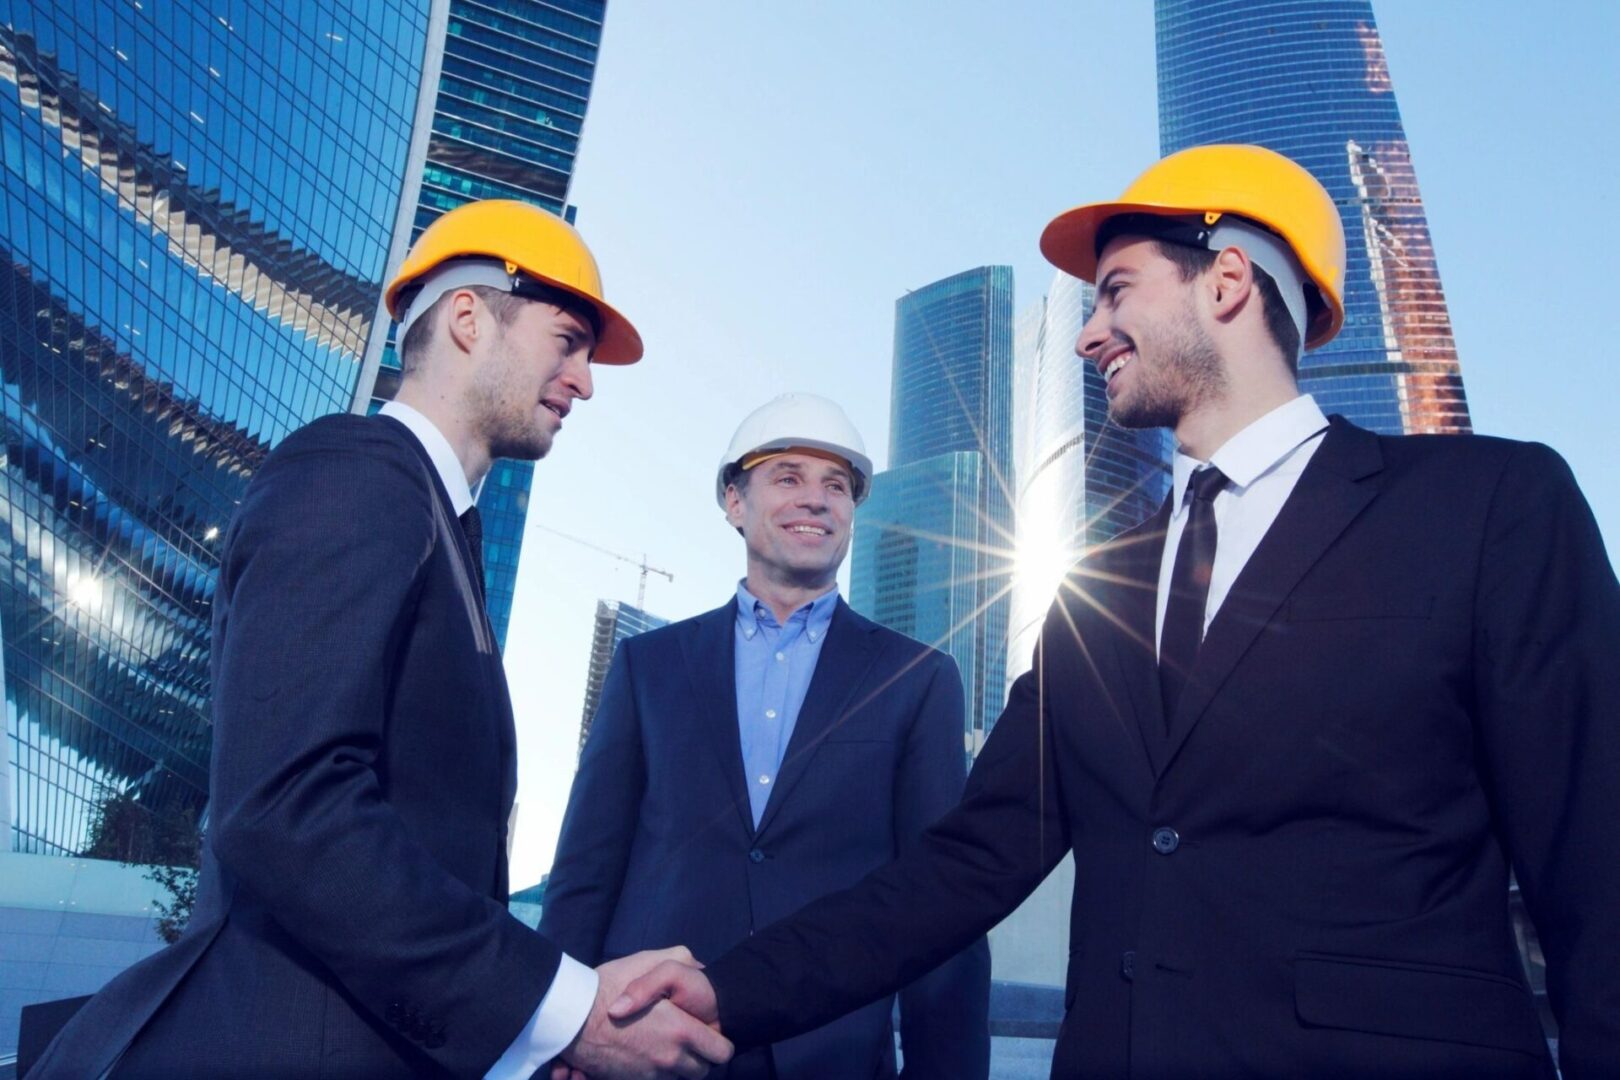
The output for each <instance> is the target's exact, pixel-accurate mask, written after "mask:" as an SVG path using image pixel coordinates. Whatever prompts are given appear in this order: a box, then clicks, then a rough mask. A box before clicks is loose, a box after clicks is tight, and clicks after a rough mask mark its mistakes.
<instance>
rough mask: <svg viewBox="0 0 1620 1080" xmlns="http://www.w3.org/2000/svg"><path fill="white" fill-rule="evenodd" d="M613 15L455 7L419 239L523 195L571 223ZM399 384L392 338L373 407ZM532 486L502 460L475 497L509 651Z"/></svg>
mask: <svg viewBox="0 0 1620 1080" xmlns="http://www.w3.org/2000/svg"><path fill="white" fill-rule="evenodd" d="M606 9H607V0H450V13H449V25H448V28H447V33H446V36H445V38H444V52H443V56H442V60H441V66H440V75H439V92H438V98H437V103H436V107H435V109H434V112H433V118H432V136H431V137H430V138H429V140H428V145H427V161H426V164H425V166H424V168H423V171H422V189H421V195H420V198H419V200H418V203H417V208H416V216H415V218H414V219H413V220H412V221H411V223H410V241H411V242H412V243H414V242H415V241H416V238H417V236H419V235H420V234H421V232H422V230H423V229H425V228H427V227H428V226H429V225H430V224H432V223H433V222H434V221H435V220H436V219H437V218H438V217H439V215H441V214H443V213H444V212H445V211H447V210H453V209H454V208H456V207H457V206H460V205H462V204H463V203H466V202H470V201H472V200H474V199H521V200H523V201H525V202H531V203H535V204H537V205H539V206H543V207H545V208H546V209H547V210H550V211H551V212H552V213H554V214H559V215H562V216H563V217H565V218H566V219H567V220H569V221H573V219H574V213H573V211H574V208H573V207H572V206H569V205H568V187H569V183H570V181H571V180H572V179H573V174H574V156H575V154H576V153H577V152H578V150H579V140H580V134H581V132H582V130H583V129H584V125H585V108H586V106H587V105H588V104H589V102H590V96H591V83H592V80H593V78H594V77H595V74H596V55H597V50H598V49H599V48H600V47H601V44H602V20H603V17H604V16H605V14H606ZM399 379H400V370H399V359H398V357H397V356H396V355H395V351H394V339H393V333H392V330H390V333H389V336H388V338H387V340H386V344H384V345H383V346H382V349H381V357H380V365H379V370H378V372H377V377H376V383H375V386H374V387H373V388H371V389H370V391H369V394H370V397H371V399H372V400H371V402H370V407H371V408H372V409H373V410H375V409H377V408H379V407H381V405H382V403H383V402H385V401H388V400H389V399H391V398H392V397H393V396H394V394H395V393H396V392H397V391H398V389H399ZM363 389H364V388H363ZM533 481H534V462H532V461H505V460H503V461H497V462H496V463H495V467H494V468H493V469H491V470H490V473H489V475H488V476H487V477H486V478H485V479H484V484H483V487H482V488H481V489H480V491H479V494H478V509H479V513H480V514H481V515H482V517H483V521H484V584H485V595H486V598H487V601H488V606H489V618H490V622H491V623H492V624H493V625H494V628H495V636H496V638H497V640H499V641H500V643H501V645H502V646H503V647H504V646H505V644H506V629H507V626H508V625H509V624H510V622H511V618H512V599H513V593H514V590H515V589H516V587H517V571H518V559H519V557H520V556H521V555H522V552H523V525H524V522H525V521H526V520H527V518H528V514H529V489H530V486H531V485H532V483H533Z"/></svg>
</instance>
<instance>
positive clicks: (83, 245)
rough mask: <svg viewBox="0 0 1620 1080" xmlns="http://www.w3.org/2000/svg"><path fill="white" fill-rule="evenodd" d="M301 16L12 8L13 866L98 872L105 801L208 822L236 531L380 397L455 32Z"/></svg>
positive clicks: (9, 600) (374, 15) (3, 82)
mask: <svg viewBox="0 0 1620 1080" xmlns="http://www.w3.org/2000/svg"><path fill="white" fill-rule="evenodd" d="M295 7H296V12H293V11H289V10H287V9H285V8H274V9H271V8H265V7H263V6H260V5H252V4H245V3H241V2H232V3H220V4H214V5H211V6H203V5H196V4H190V3H159V2H156V0H69V2H34V0H21V2H19V3H12V4H8V5H5V7H4V8H3V9H0V11H3V15H0V19H3V22H0V205H3V216H0V256H3V257H0V432H3V438H4V445H3V446H0V515H3V518H4V523H5V529H6V533H7V537H8V542H7V543H6V544H4V545H0V639H3V641H4V650H3V655H4V679H5V706H6V719H5V728H6V772H5V774H4V776H5V780H6V789H7V790H6V791H5V792H4V793H3V794H4V797H3V798H0V814H3V815H4V817H5V824H6V826H7V833H8V844H9V846H10V847H11V848H12V849H13V850H17V851H24V852H36V853H47V854H50V853H54V854H72V853H75V852H77V851H78V850H79V849H80V848H81V847H82V845H83V843H84V840H85V834H86V828H87V825H88V821H89V818H90V813H91V803H92V799H93V798H94V797H95V795H96V792H97V789H98V788H103V787H105V788H111V789H117V790H125V791H133V792H134V793H135V794H136V795H137V796H138V797H139V798H140V799H141V800H142V801H143V802H144V803H145V804H147V805H152V806H178V807H181V808H184V809H190V810H200V809H201V808H202V805H203V803H204V801H205V798H206V792H207V786H208V756H209V749H210V728H209V722H208V709H209V674H208V661H209V623H210V617H211V614H212V611H211V605H212V600H213V593H214V585H215V580H216V576H217V572H218V556H219V545H220V541H221V536H222V534H223V531H224V528H225V525H226V523H227V521H228V520H229V518H230V516H231V513H232V511H233V510H234V508H235V506H236V504H237V502H238V501H239V500H240V498H241V495H242V492H243V489H244V488H245V486H246V485H247V482H248V480H249V478H250V477H251V476H252V475H253V472H254V470H255V469H256V468H257V467H258V466H259V464H260V463H261V462H262V461H263V460H264V457H265V455H266V454H267V453H268V452H269V450H270V448H271V447H272V446H274V445H275V444H276V443H277V442H278V441H279V440H280V439H281V438H282V437H283V436H285V435H286V434H287V433H288V432H290V431H292V430H294V429H295V428H298V427H300V426H302V425H303V424H305V423H307V422H309V421H310V420H313V419H314V418H315V417H317V416H320V415H322V414H324V413H328V412H333V411H337V410H342V409H345V408H347V407H348V406H349V404H350V402H351V400H352V398H353V395H354V393H355V388H356V382H357V378H358V375H359V372H360V370H361V360H362V357H363V354H364V351H365V348H366V343H367V340H368V338H369V336H370V333H371V321H372V317H373V313H374V311H375V309H376V306H377V297H378V294H379V293H380V291H381V283H382V276H383V273H384V270H385V265H384V264H385V262H386V258H387V253H388V248H389V242H390V237H391V235H392V233H393V230H394V224H395V219H396V217H397V212H398V207H399V201H400V187H401V184H400V177H401V175H402V170H403V167H404V164H405V161H406V156H407V151H408V147H409V144H410V139H411V131H412V122H413V115H414V112H415V107H416V103H417V96H418V89H419V82H420V75H419V72H420V69H421V65H422V59H423V55H424V47H425V40H426V27H427V23H428V10H427V7H428V5H427V0H419V2H418V0H377V2H375V3H371V4H367V5H364V6H363V9H362V8H360V7H357V6H355V5H352V4H350V3H347V2H341V0H304V2H301V3H298V4H296V5H295ZM334 644H335V645H340V644H341V643H334Z"/></svg>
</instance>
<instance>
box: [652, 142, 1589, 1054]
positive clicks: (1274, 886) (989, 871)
mask: <svg viewBox="0 0 1620 1080" xmlns="http://www.w3.org/2000/svg"><path fill="white" fill-rule="evenodd" d="M1042 250H1043V251H1044V253H1045V254H1046V255H1047V257H1048V258H1049V259H1051V260H1052V261H1053V262H1054V263H1055V264H1057V265H1058V266H1059V267H1061V268H1063V269H1065V270H1067V271H1069V272H1070V273H1073V274H1075V275H1077V276H1079V277H1081V278H1084V279H1086V280H1089V281H1094V282H1096V283H1097V306H1096V312H1095V314H1094V315H1093V316H1092V318H1091V320H1090V321H1089V322H1088V323H1087V325H1086V327H1085V329H1084V330H1083V331H1082V335H1081V338H1080V342H1079V345H1078V351H1079V352H1080V354H1081V355H1082V356H1083V357H1084V358H1085V359H1086V360H1087V361H1090V362H1093V363H1095V364H1097V365H1098V367H1099V369H1100V370H1101V371H1102V372H1103V373H1104V374H1105V377H1106V378H1107V380H1108V383H1107V386H1108V396H1109V401H1110V413H1111V415H1112V416H1113V417H1114V419H1115V420H1116V421H1118V422H1120V423H1122V424H1133V425H1145V424H1163V425H1169V426H1171V427H1173V428H1174V430H1175V434H1176V438H1177V441H1178V442H1179V444H1180V453H1179V454H1178V456H1177V460H1176V464H1175V476H1176V480H1177V486H1176V488H1175V490H1174V491H1173V492H1172V495H1171V498H1170V499H1169V500H1167V502H1166V503H1165V505H1164V506H1163V507H1162V508H1161V509H1160V511H1159V512H1158V513H1157V514H1156V515H1155V516H1154V517H1153V518H1152V519H1150V520H1149V521H1147V522H1146V523H1144V524H1143V525H1142V526H1140V527H1138V528H1136V529H1134V530H1131V531H1130V532H1128V533H1126V534H1125V535H1124V536H1122V537H1120V538H1119V539H1118V541H1117V542H1115V543H1111V544H1108V545H1106V546H1104V547H1103V548H1101V549H1100V550H1097V551H1094V552H1092V553H1091V554H1090V555H1089V556H1088V557H1087V558H1086V559H1085V560H1084V561H1082V562H1081V563H1080V564H1079V566H1077V567H1076V569H1075V570H1074V571H1073V573H1072V574H1071V575H1070V577H1069V579H1068V581H1067V583H1066V585H1065V587H1064V589H1063V590H1062V592H1061V594H1060V596H1059V597H1058V600H1057V603H1056V604H1055V605H1054V606H1053V608H1052V612H1051V614H1050V616H1049V617H1048V619H1047V622H1046V624H1045V628H1044V631H1043V635H1042V638H1041V644H1040V647H1039V650H1038V652H1037V656H1036V664H1035V669H1034V670H1033V671H1032V672H1031V673H1030V674H1028V675H1026V676H1025V677H1024V678H1022V679H1020V680H1019V681H1018V683H1017V684H1016V685H1015V687H1014V689H1013V691H1012V695H1011V700H1010V701H1009V703H1008V706H1007V711H1006V712H1005V713H1004V714H1003V716H1002V718H1001V720H1000V721H999V722H998V724H997V725H996V728H995V732H994V734H993V735H992V736H991V737H990V739H989V740H988V742H987V743H986V746H985V748H984V750H983V752H982V754H981V756H980V758H979V760H978V762H977V764H976V765H975V767H974V770H973V774H972V776H971V777H970V779H969V781H968V787H967V792H966V794H965V796H964V799H963V802H962V804H961V806H960V807H959V808H958V809H957V810H955V811H953V812H952V813H951V814H949V815H947V816H946V817H945V818H944V819H943V820H941V821H940V822H939V823H938V824H937V825H936V826H934V827H933V828H932V829H931V830H930V831H929V832H928V833H926V834H925V835H924V838H923V841H922V843H921V844H920V845H919V846H918V847H917V849H915V850H914V851H913V852H911V853H910V854H909V855H907V856H906V857H903V858H902V859H900V860H899V861H897V862H895V863H893V864H891V865H890V866H888V867H886V868H884V869H882V870H880V871H878V872H877V873H875V874H874V875H872V876H871V877H869V878H868V879H867V880H866V881H865V882H864V883H862V884H861V885H859V886H856V887H855V888H853V889H851V890H847V891H845V892H842V893H839V894H836V895H834V896H832V897H828V898H826V899H824V900H822V901H820V902H818V903H817V904H815V905H813V906H811V907H809V908H808V909H806V910H805V911H803V912H801V913H800V914H799V915H797V916H796V917H794V918H791V919H789V920H787V921H785V922H783V923H780V924H778V925H776V926H774V927H771V928H768V929H765V930H763V931H761V932H760V933H759V934H756V935H755V936H754V937H753V938H751V939H750V940H749V941H748V942H747V943H745V944H744V945H742V946H740V947H739V948H737V949H735V950H733V951H731V952H730V953H728V954H727V955H725V956H722V957H720V958H718V959H716V960H715V961H714V962H713V963H712V964H711V965H710V966H709V968H708V969H707V971H706V972H702V973H700V972H697V971H694V970H693V969H691V968H689V967H686V966H683V965H676V964H665V965H663V966H662V967H661V968H659V969H658V970H656V971H655V972H653V973H651V974H650V975H649V976H648V977H646V978H645V979H643V980H641V981H640V982H638V983H635V984H632V988H631V990H632V992H631V993H630V994H629V995H627V1000H625V1001H624V1002H622V1003H621V1004H622V1007H625V1008H630V1007H633V1006H634V1005H635V1003H636V1002H637V1001H640V1000H645V999H646V998H648V997H649V996H652V995H658V994H663V993H668V994H671V995H672V996H673V998H674V1000H675V1001H676V1003H677V1004H680V1005H682V1006H683V1007H684V1008H687V1009H688V1010H690V1011H692V1012H693V1013H695V1014H697V1015H700V1016H704V1017H705V1018H714V1017H718V1019H719V1020H720V1022H721V1026H722V1030H724V1031H725V1032H726V1033H727V1034H728V1035H730V1036H731V1037H732V1038H733V1039H734V1040H736V1042H737V1044H738V1045H739V1046H748V1045H752V1044H755V1043H758V1042H761V1041H765V1040H770V1039H778V1038H781V1037H783V1036H784V1035H786V1034H788V1033H790V1032H792V1031H795V1030H798V1029H799V1028H801V1027H803V1026H805V1025H807V1024H813V1023H816V1022H818V1021H819V1020H820V1019H821V1018H822V1017H825V1016H828V1015H832V1014H834V1013H837V1012H840V1011H842V1010H844V1009H847V1008H850V1007H851V1006H853V1005H858V1004H859V1003H861V1002H863V1001H866V1000H869V999H870V998H872V997H873V996H874V995H876V994H879V993H883V992H885V991H886V990H887V989H888V988H889V987H891V986H893V985H895V984H897V983H900V982H903V981H904V980H906V979H908V978H910V977H912V976H913V975H914V974H915V973H916V972H917V971H919V970H922V969H925V968H926V967H927V966H928V965H930V964H932V963H934V962H936V961H937V960H938V958H940V957H942V956H945V955H948V954H949V953H950V952H951V950H953V949H955V948H958V947H959V946H960V944H961V943H962V942H963V941H965V940H967V939H969V938H970V937H971V936H973V935H975V934H979V933H982V932H983V930H984V929H985V927H987V926H990V925H992V924H993V923H995V922H996V921H997V920H998V919H1000V918H1001V917H1002V916H1003V915H1004V914H1005V913H1006V912H1007V911H1009V910H1010V909H1011V908H1012V907H1013V906H1014V905H1016V904H1017V903H1018V902H1019V901H1020V900H1021V899H1022V898H1023V897H1024V896H1025V894H1027V893H1028V892H1029V891H1030V890H1031V889H1032V888H1033V887H1034V885H1035V884H1036V883H1037V882H1039V881H1040V880H1041V878H1042V876H1043V875H1044V874H1045V873H1046V871H1047V870H1048V869H1049V868H1050V867H1052V866H1053V865H1054V864H1055V863H1056V862H1057V861H1058V860H1059V859H1060V858H1062V856H1063V855H1064V854H1065V853H1066V852H1067V851H1069V850H1071V849H1072V850H1073V852H1074V856H1075V863H1076V872H1075V889H1074V898H1073V914H1072V919H1071V924H1070V954H1069V972H1068V984H1067V989H1066V1002H1067V1016H1066V1018H1065V1021H1064V1025H1063V1028H1062V1031H1061V1034H1060V1035H1059V1038H1058V1042H1057V1047H1056V1056H1055V1060H1054V1063H1053V1070H1052V1071H1053V1076H1054V1077H1074V1076H1123V1075H1131V1076H1147V1077H1171V1076H1278V1077H1284V1076H1287V1077H1296V1076H1310V1077H1322V1076H1381V1077H1384V1076H1453V1077H1465V1076H1466V1077H1486V1076H1492V1077H1527V1078H1528V1077H1541V1078H1547V1077H1551V1076H1552V1075H1553V1065H1552V1062H1551V1060H1550V1059H1549V1055H1548V1049H1547V1045H1546V1043H1545V1041H1544V1040H1543V1038H1542V1035H1541V1029H1540V1025H1539V1023H1538V1019H1537V1011H1536V1008H1535V1006H1534V1005H1533V1003H1532V999H1531V995H1530V993H1529V991H1528V989H1527V988H1526V985H1525V978H1524V972H1523V970H1522V966H1521V963H1520V960H1519V957H1518V955H1517V952H1516V949H1515V943H1514V936H1513V931H1512V927H1511V924H1510V917H1509V910H1508V880H1509V871H1510V869H1511V870H1513V871H1514V872H1516V874H1517V877H1518V882H1519V885H1520V887H1521V889H1522V890H1523V895H1524V899H1525V901H1526V903H1527V905H1528V907H1529V911H1530V913H1531V915H1532V917H1533V918H1534V919H1535V922H1536V925H1537V927H1538V929H1539V931H1540V936H1541V943H1542V947H1543V950H1544V953H1545V956H1546V963H1547V981H1548V990H1549V994H1550V998H1551V1003H1552V1007H1553V1011H1554V1013H1555V1014H1556V1016H1557V1019H1558V1021H1559V1025H1560V1043H1559V1054H1560V1059H1561V1064H1562V1068H1563V1074H1564V1076H1566V1077H1569V1078H1571V1080H1579V1078H1582V1077H1591V1076H1609V1075H1616V1074H1620V920H1617V919H1616V918H1615V917H1614V913H1615V912H1617V911H1620V839H1617V831H1616V828H1615V822H1616V821H1620V723H1617V721H1620V666H1617V664H1616V651H1617V647H1620V585H1617V583H1616V581H1615V576H1614V572H1613V570H1612V569H1611V567H1610V564H1609V561H1608V559H1607V557H1606V555H1605V553H1604V550H1603V544H1602V541H1601V539H1600V537H1599V535H1598V531H1597V528H1596V524H1595V522H1594V521H1593V518H1592V515H1591V513H1590V511H1589V510H1588V508H1587V506H1586V504H1585V502H1584V500H1583V499H1582V498H1581V495H1580V492H1579V491H1578V489H1577V488H1576V486H1575V482H1574V479H1573V478H1572V477H1571V475H1570V472H1569V470H1568V468H1567V467H1566V466H1565V465H1564V464H1563V462H1562V461H1561V460H1560V459H1559V458H1558V457H1557V456H1556V455H1555V454H1554V453H1553V452H1552V451H1550V450H1548V449H1546V448H1545V447H1542V446H1538V445H1534V444H1522V443H1513V442H1508V441H1505V440H1500V439H1489V438H1476V437H1472V436H1436V437H1409V438H1401V437H1380V436H1377V435H1373V434H1371V433H1369V432H1367V431H1363V430H1361V429H1359V428H1357V427H1355V426H1354V425H1352V424H1349V423H1347V422H1345V421H1344V420H1343V419H1341V418H1337V417H1335V418H1332V419H1331V420H1330V419H1328V418H1325V417H1323V416H1322V414H1321V412H1320V410H1319V409H1317V407H1316V405H1315V403H1314V402H1313V401H1312V400H1311V399H1310V398H1309V397H1301V396H1299V392H1298V389H1297V386H1296V384H1295V367H1296V361H1297V356H1298V350H1299V343H1300V342H1301V341H1303V342H1304V343H1305V344H1307V345H1312V346H1314V345H1318V344H1321V343H1322V342H1324V341H1326V340H1327V339H1328V338H1330V337H1331V336H1332V335H1333V333H1334V332H1335V331H1336V330H1337V328H1338V326H1339V324H1340V322H1341V321H1342V319H1343V310H1342V307H1341V301H1340V289H1341V288H1342V283H1343V274H1344V267H1345V260H1344V240H1343V233H1342V229H1341V227H1340V225H1339V216H1338V210H1337V207H1336V206H1335V205H1334V204H1333V201H1332V199H1331V198H1330V197H1329V196H1328V194H1327V192H1326V191H1324V190H1323V189H1322V188H1321V186H1320V185H1319V184H1318V183H1317V182H1316V181H1315V180H1314V178H1312V177H1311V176H1310V175H1309V173H1307V172H1305V170H1303V169H1301V168H1299V167H1298V166H1297V165H1295V164H1294V163H1293V162H1290V161H1288V160H1287V159H1285V158H1281V157H1280V156H1278V155H1275V154H1272V153H1271V152H1269V151H1266V150H1262V149H1260V148H1258V147H1234V146H1210V147H1199V148H1196V149H1193V150H1187V151H1184V152H1182V153H1181V154H1177V155H1173V156H1171V157H1169V158H1167V159H1165V160H1164V161H1162V162H1160V163H1158V164H1157V165H1155V166H1154V167H1152V168H1150V169H1149V170H1148V171H1147V172H1146V173H1144V174H1143V176H1142V177H1141V178H1140V179H1138V180H1137V181H1136V182H1135V183H1134V184H1133V185H1132V187H1131V189H1130V190H1128V191H1127V192H1126V193H1125V195H1124V196H1123V197H1122V198H1121V199H1120V200H1119V201H1118V202H1117V203H1104V204H1095V205H1091V206H1084V207H1080V208H1078V209H1076V210H1073V211H1070V212H1069V213H1067V214H1064V215H1062V216H1061V217H1059V218H1057V219H1056V220H1055V221H1054V222H1053V223H1052V224H1051V225H1049V226H1048V228H1047V230H1046V233H1045V235H1044V236H1043V238H1042Z"/></svg>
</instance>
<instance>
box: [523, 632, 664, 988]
mask: <svg viewBox="0 0 1620 1080" xmlns="http://www.w3.org/2000/svg"><path fill="white" fill-rule="evenodd" d="M630 665H631V661H630V648H629V643H628V642H626V643H624V644H621V645H620V646H619V649H618V651H617V653H615V655H614V657H613V663H612V664H611V665H610V666H609V668H608V674H607V680H606V682H605V683H604V684H603V686H602V699H601V704H600V705H598V706H597V710H596V717H595V719H594V720H592V721H591V734H590V737H589V738H588V739H587V740H586V742H585V750H584V753H583V754H581V755H580V759H579V772H578V773H576V774H575V776H574V786H573V789H572V790H571V791H570V792H569V795H568V809H567V811H566V813H565V814H564V815H563V823H562V834H561V837H560V838H559V840H558V842H557V856H556V859H555V861H554V862H553V863H552V867H551V877H550V878H549V879H548V880H547V883H546V903H545V911H544V914H542V915H541V921H540V930H541V932H542V933H544V934H545V935H546V936H547V937H548V938H550V939H551V940H552V941H554V942H556V943H557V945H558V946H559V947H561V948H562V949H563V950H565V951H566V952H567V953H568V955H570V956H574V957H578V958H579V959H581V960H583V961H585V962H586V963H589V964H600V963H601V962H602V961H603V959H604V957H603V945H604V942H605V941H606V939H607V932H608V927H609V926H610V925H611V924H612V922H613V913H614V911H615V909H617V907H618V906H619V890H620V889H621V888H622V887H623V885H624V875H625V868H626V867H627V866H628V865H629V862H630V848H631V845H632V843H634V841H635V836H636V822H637V820H638V819H639V817H640V814H641V802H642V795H643V794H644V792H645V790H646V786H647V763H646V759H645V757H644V755H643V750H642V743H641V724H640V720H639V719H638V717H637V715H636V700H635V690H634V683H633V680H632V678H631V674H630Z"/></svg>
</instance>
